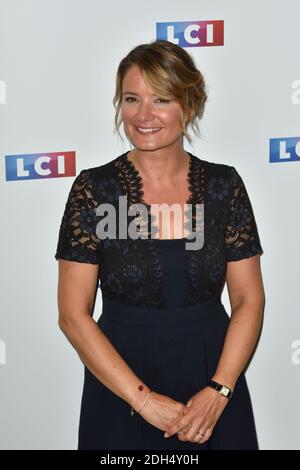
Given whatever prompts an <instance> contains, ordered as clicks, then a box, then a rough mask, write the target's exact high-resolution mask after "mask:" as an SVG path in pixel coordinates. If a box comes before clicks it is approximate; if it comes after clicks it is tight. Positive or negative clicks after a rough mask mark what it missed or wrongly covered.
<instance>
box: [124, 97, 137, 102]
mask: <svg viewBox="0 0 300 470" xmlns="http://www.w3.org/2000/svg"><path fill="white" fill-rule="evenodd" d="M128 100H135V98H133V96H128V98H125V101H128ZM128 103H131V101H128Z"/></svg>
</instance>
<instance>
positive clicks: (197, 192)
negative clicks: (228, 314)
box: [55, 151, 263, 308]
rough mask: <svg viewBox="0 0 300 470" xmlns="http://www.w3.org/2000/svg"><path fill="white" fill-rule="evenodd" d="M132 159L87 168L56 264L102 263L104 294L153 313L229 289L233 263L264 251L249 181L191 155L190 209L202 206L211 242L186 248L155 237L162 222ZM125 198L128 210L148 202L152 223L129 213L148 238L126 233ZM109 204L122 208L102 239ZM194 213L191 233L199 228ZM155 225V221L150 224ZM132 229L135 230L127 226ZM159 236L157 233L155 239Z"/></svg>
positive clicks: (75, 188)
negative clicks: (158, 222) (122, 227)
mask: <svg viewBox="0 0 300 470" xmlns="http://www.w3.org/2000/svg"><path fill="white" fill-rule="evenodd" d="M128 153H129V151H127V152H126V153H124V154H122V155H120V156H118V157H117V158H115V159H114V160H112V161H110V162H108V163H106V164H104V165H101V166H98V167H93V168H89V169H85V170H82V171H81V173H80V174H79V175H78V176H77V177H76V178H75V180H74V182H73V185H72V187H71V189H70V192H69V196H68V199H67V202H66V205H65V210H64V214H63V217H62V221H61V225H60V230H59V237H58V244H57V250H56V253H55V258H56V259H59V258H62V259H66V260H70V261H77V262H82V263H92V264H99V278H100V288H101V291H102V295H103V296H106V297H108V298H110V299H112V300H116V301H118V302H121V303H126V304H131V305H136V306H143V307H152V308H166V307H181V306H183V307H184V306H188V305H192V304H195V303H197V302H201V301H204V300H207V299H209V298H210V297H211V296H213V295H215V294H216V293H220V294H221V291H222V289H223V286H224V282H225V275H226V267H227V262H228V261H238V260H241V259H243V258H249V257H251V256H254V255H256V254H262V253H263V250H262V247H261V243H260V238H259V234H258V230H257V226H256V222H255V217H254V213H253V209H252V206H251V202H250V199H249V196H248V194H247V190H246V188H245V185H244V182H243V180H242V178H241V176H240V175H239V173H238V172H237V170H236V169H235V168H234V167H233V166H229V165H225V164H222V163H213V162H209V161H207V160H202V159H200V158H198V157H197V156H195V155H193V154H191V153H190V152H187V153H188V154H189V156H190V160H189V171H188V186H189V190H190V196H189V199H188V201H187V203H190V204H193V207H196V206H195V205H196V204H203V207H204V220H205V223H204V244H203V246H202V247H201V248H200V249H197V250H191V249H185V243H186V242H187V241H189V240H188V239H187V237H185V238H182V239H171V240H167V239H164V240H160V239H158V238H154V237H153V233H155V228H154V226H153V223H154V221H155V217H154V216H153V215H152V218H151V214H150V207H151V206H149V205H148V204H146V203H145V201H144V199H143V196H144V193H143V187H142V179H141V176H140V174H139V172H138V171H137V170H136V168H135V166H134V164H133V163H132V162H131V161H130V160H129V159H128V158H127V154H128ZM119 196H127V206H128V207H129V206H130V205H131V204H135V203H143V204H144V205H145V206H146V207H147V208H148V215H149V218H148V219H147V218H145V217H143V216H142V215H141V214H140V215H135V216H132V215H128V219H127V222H128V221H129V222H130V221H133V222H134V223H136V224H138V226H139V227H140V230H141V232H143V236H144V238H137V239H133V238H130V237H129V236H128V235H127V236H126V237H123V238H121V236H120V235H119V233H120V232H119V228H120V227H119V222H118V220H119V218H118V214H119V210H120V208H119ZM104 203H109V204H110V205H113V207H114V208H115V209H116V231H115V232H114V233H112V232H109V234H108V237H107V238H105V239H104V238H103V237H100V238H99V237H98V236H97V233H98V232H97V233H96V226H97V224H98V223H99V222H100V221H101V220H103V217H105V216H107V212H105V215H104V214H102V215H100V214H99V212H97V211H96V208H97V206H99V205H100V204H104ZM195 214H196V211H195V210H193V213H192V215H191V217H192V221H191V222H192V228H193V230H195ZM145 222H149V223H147V224H146V223H145ZM127 227H128V226H127ZM150 230H152V234H151V233H150Z"/></svg>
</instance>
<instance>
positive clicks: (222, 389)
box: [220, 385, 230, 397]
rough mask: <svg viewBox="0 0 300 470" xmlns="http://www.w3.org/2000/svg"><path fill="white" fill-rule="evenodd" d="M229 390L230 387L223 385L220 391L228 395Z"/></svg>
mask: <svg viewBox="0 0 300 470" xmlns="http://www.w3.org/2000/svg"><path fill="white" fill-rule="evenodd" d="M229 392H230V390H229V388H227V387H225V386H224V385H223V387H222V388H221V390H220V393H222V395H225V397H227V395H229Z"/></svg>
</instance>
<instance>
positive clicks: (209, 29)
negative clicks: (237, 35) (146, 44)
mask: <svg viewBox="0 0 300 470" xmlns="http://www.w3.org/2000/svg"><path fill="white" fill-rule="evenodd" d="M156 37H157V39H164V40H166V41H170V42H172V43H173V44H178V45H179V46H181V47H202V46H223V45H224V21H223V20H210V21H177V22H168V23H156Z"/></svg>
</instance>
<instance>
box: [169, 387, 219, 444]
mask: <svg viewBox="0 0 300 470" xmlns="http://www.w3.org/2000/svg"><path fill="white" fill-rule="evenodd" d="M227 403H228V398H226V397H224V396H223V395H221V394H220V393H219V392H217V391H216V390H214V389H212V388H211V387H208V386H207V387H204V388H203V389H202V390H200V391H199V392H197V393H196V394H195V395H194V396H193V397H192V398H190V400H189V401H188V402H187V406H188V407H189V409H188V410H187V411H185V412H184V414H183V415H181V416H180V417H179V418H176V419H175V420H174V421H173V422H172V423H171V424H170V425H169V426H168V428H167V429H165V434H164V437H171V436H173V435H174V434H177V436H178V439H179V440H180V441H189V442H194V443H199V444H203V443H204V442H206V441H208V439H209V438H210V436H211V435H212V432H213V429H214V427H215V425H216V423H217V421H218V419H219V417H220V416H221V414H222V412H223V410H224V408H225V406H226V405H227ZM166 434H167V435H166Z"/></svg>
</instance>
